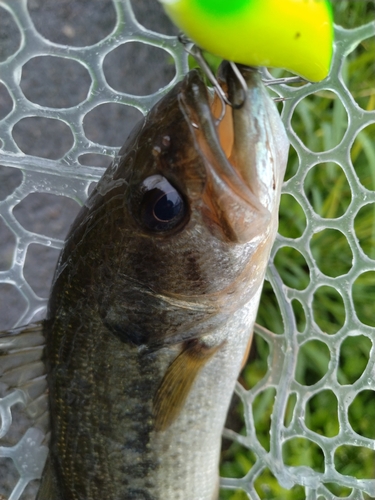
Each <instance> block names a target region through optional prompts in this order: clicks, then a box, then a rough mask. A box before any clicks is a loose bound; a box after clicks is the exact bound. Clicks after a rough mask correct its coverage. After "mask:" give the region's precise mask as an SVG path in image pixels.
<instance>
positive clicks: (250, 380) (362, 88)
mask: <svg viewBox="0 0 375 500" xmlns="http://www.w3.org/2000/svg"><path fill="white" fill-rule="evenodd" d="M332 3H333V8H334V18H335V23H336V24H338V25H341V26H343V27H345V28H355V27H357V26H360V25H362V24H365V23H367V22H370V21H373V20H374V18H375V3H374V2H373V1H370V0H368V1H366V0H363V1H357V0H334V1H333V2H332ZM374 60H375V40H374V39H369V40H366V41H364V42H363V43H361V44H360V45H359V46H358V47H357V48H356V49H355V50H354V52H353V53H352V54H350V55H349V56H348V58H347V61H346V65H345V67H344V79H345V82H346V83H347V85H348V87H349V88H350V91H351V93H352V95H353V97H354V99H355V101H356V102H357V103H358V105H359V106H360V107H361V108H363V109H364V110H374V109H375V85H374V80H375V78H374V75H373V71H374ZM347 123H348V118H347V116H346V111H345V108H344V107H343V105H342V103H341V102H340V99H339V98H338V96H337V95H336V94H335V93H333V92H329V91H323V92H320V93H319V94H318V95H314V96H309V97H308V98H305V99H303V101H301V103H300V104H299V105H298V106H297V108H296V111H295V116H294V118H293V121H292V126H293V128H294V130H295V132H296V133H297V134H298V136H299V137H300V138H301V140H302V141H303V142H304V143H305V144H306V146H308V147H309V148H310V149H311V150H313V151H322V150H327V149H331V148H332V147H334V146H335V145H337V144H338V143H339V142H340V140H341V138H342V137H343V134H344V133H345V129H346V126H347ZM374 137H375V125H370V126H368V127H366V128H365V129H363V130H362V131H361V132H360V133H359V134H358V135H357V137H356V140H355V142H354V144H353V146H352V148H351V152H350V155H351V160H352V162H353V165H354V168H355V172H356V175H357V176H358V179H359V181H360V183H361V184H362V185H363V186H364V187H365V188H367V189H369V190H372V191H375V141H374ZM297 166H298V157H297V155H296V153H295V151H294V150H292V152H291V155H290V159H289V164H288V170H287V175H286V178H287V179H288V178H291V177H292V176H293V175H294V174H295V172H296V169H297ZM304 190H305V193H306V196H307V198H308V200H309V203H310V205H311V207H312V209H313V210H314V212H315V213H316V214H318V215H319V216H320V217H322V218H323V219H337V218H339V217H341V216H342V215H343V214H345V212H346V211H347V209H348V207H349V205H350V203H351V201H352V197H354V196H356V194H355V193H353V192H352V191H351V188H350V185H349V181H348V179H347V176H346V174H345V172H344V171H343V169H342V168H341V166H339V165H338V164H336V163H329V164H320V165H319V166H317V167H315V168H313V169H312V170H311V171H310V172H309V173H308V175H307V176H306V179H305V182H304ZM305 227H306V217H305V214H304V211H303V209H302V208H301V207H300V205H299V204H298V202H297V201H296V200H295V198H294V197H293V196H291V195H283V196H282V200H281V207H280V228H279V232H280V234H282V235H284V236H286V237H289V238H298V237H300V236H301V235H302V234H303V231H304V229H305ZM354 231H355V235H356V237H357V238H358V241H359V244H360V246H361V248H362V250H363V252H364V254H365V255H367V256H368V257H370V258H371V259H375V203H369V204H368V205H365V206H364V207H362V208H361V209H360V210H359V211H358V213H357V215H356V217H355V220H354ZM311 249H312V253H313V256H314V258H315V260H316V263H317V266H318V267H319V269H320V270H321V271H322V272H323V273H324V274H326V275H328V276H332V277H337V276H340V275H342V274H344V273H346V272H347V271H348V270H349V269H350V268H351V266H352V257H353V255H352V250H351V248H350V246H349V244H348V242H347V239H346V237H345V236H344V235H343V234H342V233H340V232H339V231H337V230H334V229H329V228H327V229H324V230H322V231H321V232H319V233H317V234H316V235H315V236H314V238H313V240H312V244H311ZM275 265H276V267H277V269H278V271H279V273H280V275H281V277H282V279H283V281H284V283H285V284H286V285H287V286H289V287H291V288H295V289H296V290H303V289H305V288H306V286H307V285H308V283H309V279H310V278H309V269H308V267H307V264H306V261H305V259H304V257H303V256H302V254H300V253H299V252H298V251H297V250H295V249H292V248H289V247H288V248H283V249H282V251H279V252H278V253H277V255H276V260H275ZM374 270H375V265H374ZM352 296H353V301H354V308H355V312H356V314H357V316H358V318H359V320H360V321H361V322H363V324H364V325H369V326H372V327H374V326H375V320H374V318H375V315H374V300H375V271H369V272H366V273H363V274H361V276H360V277H359V278H358V279H357V280H356V281H355V283H354V285H353V289H352ZM292 305H293V310H294V312H295V315H296V320H297V329H298V330H299V331H303V330H304V328H305V325H306V315H305V309H306V307H307V306H308V305H307V304H304V307H305V309H304V307H302V304H301V303H300V302H299V301H298V300H294V301H293V303H292ZM311 314H312V316H313V318H314V321H315V322H316V323H317V325H318V326H319V327H320V328H321V330H322V331H323V332H326V334H327V335H334V334H336V333H337V332H338V331H339V330H340V328H342V326H343V325H344V324H345V321H346V320H347V316H348V315H350V314H351V311H346V310H345V306H344V302H343V299H342V297H341V294H340V293H339V292H338V291H337V290H336V289H335V288H334V287H331V286H321V287H319V288H318V290H317V292H316V293H315V294H314V300H313V302H312V305H311ZM257 321H258V323H260V324H262V325H264V326H265V327H267V328H268V329H269V330H271V331H273V332H275V333H279V334H280V333H282V332H283V324H282V320H281V315H280V312H279V308H278V304H277V301H276V298H275V295H274V292H273V290H272V287H271V286H270V285H269V283H267V282H266V283H265V287H264V290H263V295H262V299H261V305H260V309H259V313H258V319H257ZM371 347H372V342H371V340H370V339H369V337H368V336H366V335H358V336H356V337H347V338H346V339H344V340H343V342H342V344H341V348H340V359H339V368H338V373H337V378H338V382H339V383H340V384H341V385H346V384H353V383H354V382H356V381H357V380H358V378H359V377H360V376H361V374H362V372H363V370H364V368H365V367H366V364H367V362H368V360H369V356H370V350H371ZM268 354H269V348H268V345H267V343H266V342H265V341H264V340H263V339H262V338H260V337H259V336H255V341H254V347H253V349H252V353H251V355H250V360H249V364H248V365H247V366H246V367H245V369H244V371H243V373H242V381H243V383H244V385H245V387H246V388H251V387H254V385H256V384H257V383H258V382H259V381H260V380H261V379H262V378H263V377H264V375H265V373H266V371H267V358H268ZM328 362H329V351H328V348H327V346H326V344H324V343H322V342H319V341H317V340H312V341H310V342H306V343H305V344H304V346H303V348H301V349H300V352H299V358H298V364H297V371H296V374H295V375H296V379H297V380H298V381H299V382H300V383H302V384H304V385H311V384H314V383H316V382H317V381H318V380H320V379H321V378H322V377H323V376H324V375H325V373H326V371H327V366H328ZM273 398H274V391H273V389H269V390H266V391H264V393H262V394H261V396H259V397H258V398H257V399H256V401H255V404H254V407H253V411H254V418H255V420H256V425H257V437H258V439H259V441H260V442H261V444H262V445H263V446H264V447H265V449H268V446H269V427H270V415H271V411H272V402H273ZM294 404H295V395H293V394H291V395H290V398H289V401H288V406H287V414H286V418H285V420H286V425H288V420H290V418H291V415H292V412H293V408H294ZM234 416H235V419H236V421H237V427H238V430H240V431H241V432H244V422H243V417H242V413H241V407H240V406H237V408H236V409H235V410H234ZM348 418H349V422H350V424H351V426H352V428H353V429H354V430H355V431H356V432H358V433H359V434H361V435H362V436H365V437H369V438H370V439H375V431H374V428H375V427H374V422H375V393H374V392H373V391H368V390H364V391H362V392H359V393H358V394H357V395H356V397H355V398H354V401H353V403H352V404H351V405H350V407H349V413H348ZM305 422H306V425H307V427H308V428H310V429H311V430H313V431H315V432H316V433H318V434H321V435H324V436H327V437H332V436H335V435H337V433H338V432H339V421H338V418H337V398H336V396H335V394H334V393H333V392H332V391H331V390H328V389H327V390H323V391H321V392H320V393H318V394H317V395H315V396H314V397H312V398H311V399H310V400H309V402H308V405H307V407H306V417H305ZM241 426H242V427H241ZM241 428H242V430H241ZM284 452H285V453H284V461H285V463H287V464H288V465H306V466H309V467H312V468H314V469H315V470H318V471H322V470H323V469H324V457H323V455H322V451H321V450H320V448H319V447H318V446H317V445H315V443H312V442H311V441H308V440H306V439H302V438H295V439H291V440H290V441H288V442H287V444H286V446H285V447H284ZM374 455H375V454H374V452H373V451H371V450H369V449H367V448H363V447H354V446H341V447H340V448H338V450H337V453H336V454H335V466H336V469H337V470H338V471H339V472H341V473H343V474H348V475H352V476H353V477H357V478H366V479H375V466H374V463H375V456H374ZM254 463H255V456H254V454H253V453H252V452H251V451H249V450H247V449H245V448H243V447H241V446H240V445H239V444H238V443H233V444H232V445H231V446H230V447H229V448H227V449H226V450H225V451H223V454H222V466H221V475H222V476H225V477H239V478H240V477H243V476H244V475H245V474H246V473H247V472H248V471H249V470H250V468H251V467H252V466H253V465H254ZM325 486H326V488H327V490H328V491H331V492H332V493H333V494H334V495H335V496H336V497H337V498H339V497H346V496H348V495H349V494H350V491H351V490H350V489H348V488H346V487H343V486H342V485H338V484H326V485H325ZM255 488H256V490H257V493H258V495H259V497H260V498H261V499H285V500H300V499H304V498H305V492H304V489H303V488H302V487H299V486H296V487H294V488H292V489H291V490H285V489H283V488H281V486H280V485H279V484H278V482H277V480H276V478H275V477H274V476H273V475H272V473H271V472H270V471H269V470H268V469H266V470H265V471H263V473H262V475H261V476H259V477H258V479H257V480H256V481H255ZM365 497H366V496H365ZM247 498H248V496H247V494H246V493H245V492H243V491H242V490H235V491H233V490H222V491H221V494H220V499H221V500H245V499H247ZM366 498H370V497H368V496H367V497H366Z"/></svg>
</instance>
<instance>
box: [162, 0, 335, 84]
mask: <svg viewBox="0 0 375 500" xmlns="http://www.w3.org/2000/svg"><path fill="white" fill-rule="evenodd" d="M159 1H160V2H161V3H162V4H163V6H164V9H165V11H166V13H167V14H168V16H169V17H170V18H171V19H172V21H173V22H174V23H175V24H176V25H177V26H178V27H179V28H180V29H181V30H182V31H183V32H184V33H186V35H187V36H188V37H190V38H191V40H192V41H193V42H195V43H196V44H197V45H198V46H199V47H200V48H202V49H204V50H206V51H207V52H211V53H212V54H215V55H217V56H219V57H222V58H223V59H227V60H229V61H234V62H236V63H242V64H245V65H248V66H267V67H278V68H285V69H287V70H289V71H291V72H293V73H296V74H298V75H300V76H302V77H303V78H305V79H307V80H310V81H313V82H316V81H320V80H323V79H324V78H325V77H326V76H327V75H328V72H329V69H330V64H331V59H332V50H333V49H332V48H333V17H332V7H331V5H330V2H329V1H328V0H159Z"/></svg>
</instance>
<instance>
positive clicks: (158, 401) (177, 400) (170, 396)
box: [154, 340, 223, 431]
mask: <svg viewBox="0 0 375 500" xmlns="http://www.w3.org/2000/svg"><path fill="white" fill-rule="evenodd" d="M222 346H223V343H222V344H220V345H219V346H215V347H210V348H209V347H206V346H204V345H203V344H201V343H200V342H199V341H197V340H194V341H190V342H188V343H187V345H186V347H185V348H184V349H183V351H182V352H181V353H180V354H179V355H178V356H177V358H176V359H175V360H174V361H173V363H172V364H171V365H170V367H169V368H168V370H167V371H166V373H165V375H164V378H163V380H162V382H161V385H160V387H159V389H158V391H157V393H156V396H155V398H154V416H155V423H154V425H155V430H156V431H165V430H166V429H167V428H168V427H169V426H170V425H171V424H172V422H173V421H174V420H175V419H176V418H177V417H178V415H179V414H180V412H181V409H182V407H183V405H184V403H185V401H186V398H187V396H188V394H189V392H190V389H191V386H192V385H193V382H194V380H195V378H196V377H197V375H198V373H199V372H200V370H201V369H202V368H203V366H204V365H205V364H206V363H207V361H208V360H209V359H211V358H212V356H213V355H214V354H215V353H216V352H217V351H218V350H219V349H220V348H221V347H222Z"/></svg>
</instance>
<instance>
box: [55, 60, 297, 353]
mask: <svg viewBox="0 0 375 500" xmlns="http://www.w3.org/2000/svg"><path fill="white" fill-rule="evenodd" d="M240 70H241V72H242V75H243V77H244V79H245V81H246V86H247V96H246V99H245V102H244V104H243V105H242V106H241V107H239V108H238V109H235V108H231V107H227V109H226V110H225V116H224V118H223V119H222V120H221V121H220V123H219V120H218V118H217V116H218V115H219V114H220V109H219V108H220V103H219V102H217V100H216V99H215V98H214V97H213V95H212V94H211V93H210V91H209V90H208V89H207V86H206V85H205V83H204V81H203V79H202V77H201V76H200V73H199V72H198V71H197V70H193V71H191V72H190V73H189V74H188V75H187V76H186V77H185V78H184V80H183V81H181V82H180V83H178V84H177V85H176V86H175V87H174V89H173V90H172V91H170V92H169V93H168V94H167V95H166V96H165V97H164V98H163V99H161V101H159V103H157V104H156V105H155V106H154V107H153V108H152V110H151V111H150V112H149V114H148V115H147V117H146V118H145V119H144V120H143V121H142V122H141V123H140V124H139V125H138V126H137V127H136V128H135V129H134V131H133V133H132V134H131V135H130V136H129V138H128V140H127V142H126V143H125V145H124V147H123V148H122V149H121V150H120V152H119V155H118V156H117V157H116V159H115V160H114V162H113V163H112V165H111V166H110V167H109V168H108V169H107V171H106V173H105V174H104V176H103V178H102V179H101V180H100V182H99V183H98V185H97V186H96V188H95V190H94V191H93V193H92V195H91V196H90V198H89V199H88V200H87V202H86V205H85V207H84V209H83V211H82V213H81V215H80V216H79V217H78V219H77V221H76V222H75V224H74V226H73V228H72V230H71V233H70V236H69V237H68V241H67V244H66V249H65V251H64V253H65V257H64V254H63V257H62V261H61V264H60V268H61V269H63V267H64V264H63V261H64V259H65V260H66V259H68V256H69V259H72V258H73V259H74V257H72V255H71V254H72V252H73V253H74V252H81V253H84V255H85V259H84V260H85V264H86V267H87V268H90V269H91V270H92V272H91V274H90V272H88V271H87V269H86V271H85V276H86V277H87V279H88V280H89V281H90V283H89V288H90V290H92V289H94V290H96V291H95V297H96V299H95V300H96V302H97V303H98V304H99V307H100V314H101V316H102V317H103V320H104V321H105V323H106V324H107V325H108V326H109V327H110V328H112V329H115V330H116V331H124V330H126V331H127V332H128V330H129V328H128V326H129V324H131V325H132V326H131V330H132V332H134V333H133V334H132V335H131V341H132V342H134V343H138V344H141V343H147V342H148V339H150V338H155V335H156V336H157V337H158V338H159V337H160V336H161V335H164V336H165V335H166V336H167V337H168V338H172V337H173V338H174V333H173V332H175V331H177V330H178V331H180V330H182V329H184V331H185V333H186V331H190V333H189V335H193V333H191V332H192V331H193V330H194V331H195V332H196V331H197V329H198V327H194V328H195V329H194V328H193V329H190V330H189V328H187V327H186V318H185V319H184V318H183V315H185V316H186V314H187V315H188V316H189V318H190V319H189V321H190V320H191V324H193V323H194V322H195V323H196V320H197V318H199V321H198V323H199V324H200V325H201V326H202V321H203V322H204V320H202V318H205V317H208V316H209V317H212V316H214V315H215V314H216V313H217V311H219V310H221V311H224V310H225V311H226V313H227V314H230V313H231V311H232V310H233V308H236V307H239V306H240V304H243V303H244V301H248V300H249V299H250V298H251V296H252V295H254V293H255V291H256V290H257V289H258V288H259V286H260V285H261V283H262V282H263V278H264V273H265V268H266V264H267V261H268V258H269V253H270V248H271V246H272V243H273V240H274V238H275V235H276V230H277V219H278V205H279V199H280V190H281V185H282V180H283V176H284V172H285V166H286V159H287V152H288V141H287V138H286V134H285V130H284V127H283V125H282V123H281V120H280V117H279V114H278V111H277V109H276V107H275V105H274V103H273V102H272V100H271V98H270V97H269V95H268V93H267V91H266V89H265V88H264V86H263V85H262V82H261V78H260V75H259V74H258V72H257V71H256V70H253V69H250V68H245V67H242V68H241V69H240ZM220 81H221V84H222V86H223V89H224V90H225V91H226V92H227V94H228V98H229V100H230V101H232V102H238V101H239V100H241V99H242V97H243V95H242V93H243V88H242V87H241V85H240V83H239V81H238V79H237V77H236V76H235V75H234V74H233V72H232V70H231V68H230V66H229V65H224V66H223V67H222V69H221V71H220ZM90 276H91V277H90ZM121 322H122V323H123V322H125V323H126V325H127V327H126V328H125V327H119V326H118V325H119V324H120V323H121ZM183 323H184V326H182V324H183ZM211 327H212V325H211V324H210V325H209V326H207V328H211ZM167 330H168V332H169V333H166V331H167ZM145 332H146V333H145ZM158 332H159V333H158ZM161 332H162V333H161ZM186 335H187V333H186ZM126 336H127V338H128V336H129V335H128V333H126ZM179 338H180V337H179Z"/></svg>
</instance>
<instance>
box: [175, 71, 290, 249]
mask: <svg viewBox="0 0 375 500" xmlns="http://www.w3.org/2000/svg"><path fill="white" fill-rule="evenodd" d="M240 71H241V73H242V75H243V77H244V79H245V81H246V84H247V97H246V100H245V103H244V105H243V106H242V107H241V108H239V109H233V108H231V107H229V106H227V107H226V108H227V109H226V112H225V116H224V118H223V120H222V121H221V122H220V124H219V125H217V120H216V118H215V113H216V114H217V115H218V114H219V113H220V109H219V111H218V106H219V108H220V103H219V104H218V103H217V102H216V100H215V98H214V100H213V101H212V100H210V98H209V97H208V93H207V90H206V88H205V84H204V83H203V81H202V80H201V78H200V76H199V74H198V73H197V72H191V73H190V74H189V75H188V77H187V78H186V79H185V82H184V85H183V87H182V89H181V94H180V96H181V99H180V102H181V104H180V105H181V108H182V111H183V112H184V114H185V117H186V119H187V120H188V122H189V124H190V128H191V132H192V134H193V135H194V137H195V141H196V146H197V149H198V150H199V151H200V154H201V156H202V158H203V162H204V164H205V168H206V176H207V179H206V185H205V189H204V192H203V196H202V198H203V202H204V203H203V207H202V212H203V215H204V217H205V218H206V219H207V221H209V222H210V223H211V225H213V226H214V227H215V228H216V229H217V228H220V231H219V232H221V233H222V236H224V238H225V239H226V240H229V241H232V242H235V243H246V242H249V241H251V240H253V239H257V238H259V236H263V237H264V236H266V237H268V235H269V234H270V228H271V227H272V226H273V225H275V224H271V222H273V220H274V219H275V216H274V215H275V214H274V212H275V211H277V210H278V205H279V199H280V191H281V185H282V181H283V177H284V173H285V168H286V162H287V155H288V148H289V142H288V139H287V136H286V132H285V129H284V126H283V124H282V122H281V119H280V116H279V113H278V111H277V109H276V106H275V104H274V103H273V101H272V99H271V98H270V97H269V95H268V93H267V91H266V89H265V88H264V86H263V84H262V82H261V78H260V75H259V74H258V72H257V71H256V70H254V69H252V68H247V67H240ZM219 78H220V83H221V85H222V87H223V89H224V90H225V91H227V93H228V97H229V100H230V101H231V102H239V101H241V98H242V97H243V96H242V92H243V90H242V87H241V85H240V82H239V81H238V79H237V78H236V77H235V75H234V74H233V72H232V69H231V68H230V66H229V64H228V63H226V62H224V63H223V64H222V66H221V67H220V70H219ZM274 230H275V229H274Z"/></svg>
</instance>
